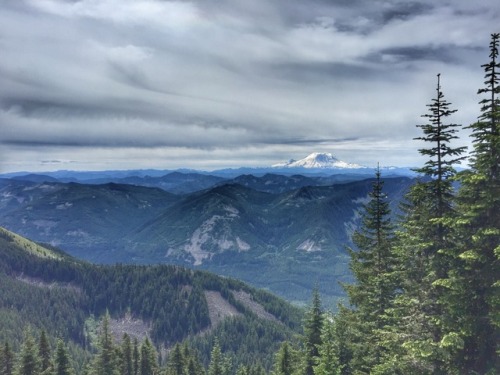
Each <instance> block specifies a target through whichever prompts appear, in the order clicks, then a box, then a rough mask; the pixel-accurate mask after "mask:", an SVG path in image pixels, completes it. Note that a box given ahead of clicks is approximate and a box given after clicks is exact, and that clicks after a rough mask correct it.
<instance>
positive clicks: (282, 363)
mask: <svg viewBox="0 0 500 375" xmlns="http://www.w3.org/2000/svg"><path fill="white" fill-rule="evenodd" d="M294 372H295V360H294V354H293V353H292V349H291V348H290V344H289V343H288V342H287V341H284V342H283V343H282V344H281V346H280V349H279V351H278V352H277V353H276V359H275V361H274V369H273V372H272V374H273V375H292V374H293V373H294Z"/></svg>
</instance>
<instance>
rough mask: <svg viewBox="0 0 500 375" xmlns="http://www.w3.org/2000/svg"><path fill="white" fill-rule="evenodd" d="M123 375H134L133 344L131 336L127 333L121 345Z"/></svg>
mask: <svg viewBox="0 0 500 375" xmlns="http://www.w3.org/2000/svg"><path fill="white" fill-rule="evenodd" d="M120 367H121V368H120V373H121V375H134V374H133V371H134V364H133V353H132V342H131V340H130V336H129V335H128V334H126V333H124V334H123V337H122V343H121V366H120Z"/></svg>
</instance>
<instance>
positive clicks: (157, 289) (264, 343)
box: [0, 228, 301, 367]
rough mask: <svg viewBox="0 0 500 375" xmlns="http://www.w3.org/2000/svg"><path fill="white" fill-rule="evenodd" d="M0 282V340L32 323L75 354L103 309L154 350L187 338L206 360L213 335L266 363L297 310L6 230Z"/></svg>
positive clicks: (181, 272)
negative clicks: (88, 257)
mask: <svg viewBox="0 0 500 375" xmlns="http://www.w3.org/2000/svg"><path fill="white" fill-rule="evenodd" d="M0 284H1V285H2V288H0V342H4V341H8V342H11V343H14V346H15V347H16V345H19V342H20V341H21V338H22V333H23V330H24V329H25V328H26V327H28V326H31V327H32V329H33V330H35V331H37V330H42V329H43V330H46V331H47V332H48V334H49V335H50V336H51V337H62V338H63V339H64V340H66V341H69V342H71V343H72V345H73V347H74V348H75V349H74V351H75V352H77V353H80V357H85V356H84V354H82V353H85V352H86V351H89V350H90V351H92V350H93V348H94V347H95V344H96V343H95V337H96V332H97V331H96V330H97V327H98V325H99V320H100V319H101V318H102V316H104V314H105V313H106V311H109V314H110V316H111V328H112V331H113V334H114V335H115V336H116V337H117V338H118V337H121V336H122V334H123V333H127V334H129V335H130V336H131V337H137V338H139V339H142V338H144V337H149V338H150V339H152V341H153V342H154V343H155V345H156V346H157V347H158V348H169V347H171V346H172V345H174V344H175V343H177V342H181V341H184V340H188V341H191V342H193V345H194V343H196V345H197V346H198V347H199V348H200V353H201V356H202V357H208V353H207V352H209V351H210V350H211V346H212V344H213V341H214V336H215V335H218V336H220V337H225V341H224V343H225V345H227V348H226V351H227V352H228V353H232V354H233V355H234V358H235V360H236V361H247V362H248V361H253V362H259V363H262V364H263V365H264V366H266V367H268V366H269V365H270V363H271V361H272V358H271V357H272V355H271V353H272V351H269V348H274V349H276V348H277V347H278V345H279V343H280V342H281V341H283V340H285V339H287V338H290V337H291V336H292V335H293V334H294V332H296V330H297V329H299V327H300V320H301V312H300V311H299V310H297V309H295V308H292V307H291V306H290V305H288V304H286V303H285V302H284V301H282V300H280V299H278V298H276V297H274V296H272V295H270V294H268V293H266V292H263V291H258V290H256V289H253V288H250V287H248V286H247V285H245V284H243V283H242V282H239V281H235V280H231V279H227V278H221V277H218V276H215V275H213V274H209V273H206V272H201V271H192V270H188V269H185V268H181V267H176V266H165V265H160V266H133V265H115V266H96V265H92V264H90V263H86V262H82V261H79V260H77V259H74V258H71V257H69V256H67V255H65V254H64V253H62V252H60V251H58V250H56V249H52V248H50V247H45V246H42V245H39V244H36V243H34V242H31V241H29V240H27V239H25V238H22V237H20V236H18V235H16V234H14V233H12V232H9V231H7V230H5V229H3V228H2V229H0ZM235 325H236V326H239V327H244V330H241V329H240V328H238V329H235ZM240 331H241V332H240ZM257 331H258V332H259V334H257V333H256V332H257ZM228 332H230V334H229V333H228ZM238 332H240V333H238ZM251 332H255V333H254V334H252V337H254V338H255V340H254V341H253V342H252V340H248V338H247V337H246V336H247V335H248V334H251ZM202 333H203V334H202ZM204 351H205V352H204ZM249 363H250V362H249Z"/></svg>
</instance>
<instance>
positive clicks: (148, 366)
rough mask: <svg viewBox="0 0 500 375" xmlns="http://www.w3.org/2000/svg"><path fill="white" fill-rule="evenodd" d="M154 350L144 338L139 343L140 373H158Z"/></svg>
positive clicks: (145, 374) (143, 374) (151, 374)
mask: <svg viewBox="0 0 500 375" xmlns="http://www.w3.org/2000/svg"><path fill="white" fill-rule="evenodd" d="M157 358H158V357H157V354H156V350H155V348H154V347H153V344H151V341H149V339H148V338H147V337H146V339H145V340H144V341H143V342H142V344H141V360H140V364H139V368H140V375H156V374H158V360H157Z"/></svg>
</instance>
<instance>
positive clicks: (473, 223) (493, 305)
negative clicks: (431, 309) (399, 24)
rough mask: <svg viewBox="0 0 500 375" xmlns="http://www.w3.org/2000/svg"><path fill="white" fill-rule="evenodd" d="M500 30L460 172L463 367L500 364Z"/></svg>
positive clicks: (457, 300)
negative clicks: (467, 164)
mask: <svg viewBox="0 0 500 375" xmlns="http://www.w3.org/2000/svg"><path fill="white" fill-rule="evenodd" d="M499 43H500V34H492V36H491V43H490V55H489V57H490V61H489V62H488V63H487V64H484V65H482V67H483V68H484V70H485V82H484V83H485V87H484V88H482V89H480V90H479V91H478V94H481V95H482V94H485V95H486V97H485V98H483V99H482V100H481V101H480V104H481V112H482V113H481V115H480V116H479V119H478V121H477V122H475V123H473V124H472V125H470V126H469V128H470V129H471V130H472V135H471V136H472V138H473V145H474V150H473V152H472V155H473V157H472V159H471V169H470V170H469V171H465V172H463V173H461V174H460V176H459V177H460V181H461V183H462V185H461V188H460V192H459V196H458V203H459V206H458V210H459V212H460V214H461V217H460V220H457V221H456V222H455V224H456V225H455V229H456V230H455V235H456V242H457V244H459V246H457V247H455V248H456V253H455V257H456V261H457V262H461V265H462V267H461V268H460V269H457V270H456V272H454V273H452V274H450V276H449V279H448V280H446V285H449V290H450V293H449V295H450V298H449V300H448V303H449V306H450V310H451V311H454V312H455V316H456V317H457V320H458V321H459V323H460V325H459V326H460V327H461V330H456V329H455V331H454V332H451V334H453V336H451V337H452V338H460V339H462V340H463V342H462V346H463V350H462V351H461V352H460V353H459V354H458V355H457V358H458V359H457V360H458V361H459V363H460V367H461V368H463V369H464V371H469V372H477V373H486V372H487V371H488V370H491V371H494V370H493V369H498V368H500V363H499V362H500V360H499V357H498V355H497V350H498V348H499V339H498V338H499V337H500V330H499V327H500V315H499V314H498V311H500V287H499V285H500V282H499V275H500V261H499V258H500V246H499V244H500V179H499V168H500V131H499V123H500V101H499V98H498V94H499V93H500V85H499V79H500V76H499V74H500V61H499V60H498V58H499V55H498V47H499Z"/></svg>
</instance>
